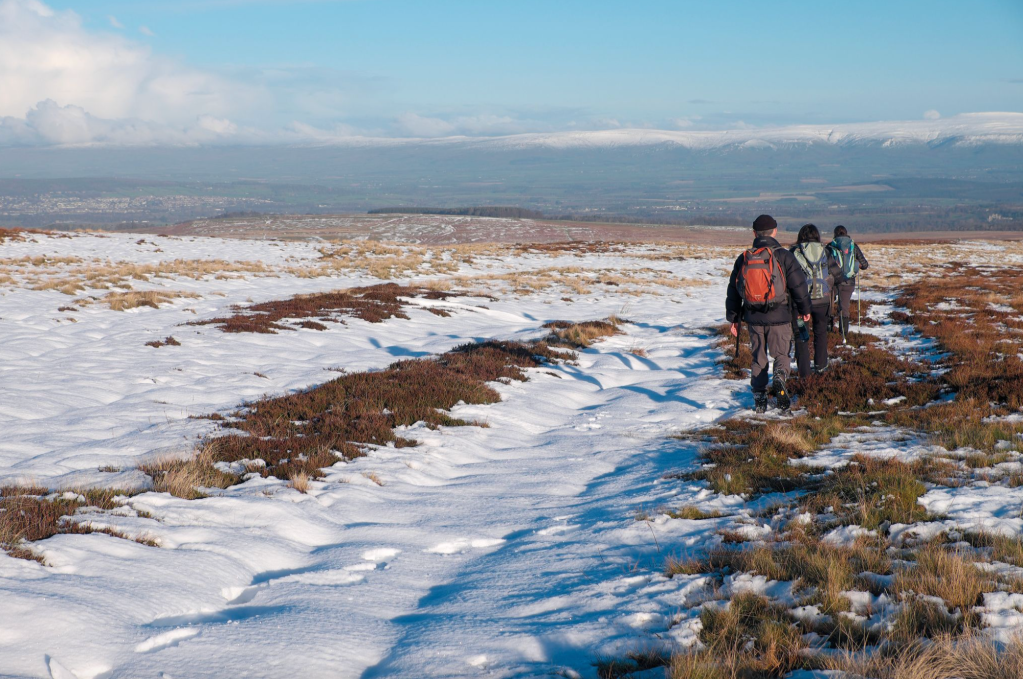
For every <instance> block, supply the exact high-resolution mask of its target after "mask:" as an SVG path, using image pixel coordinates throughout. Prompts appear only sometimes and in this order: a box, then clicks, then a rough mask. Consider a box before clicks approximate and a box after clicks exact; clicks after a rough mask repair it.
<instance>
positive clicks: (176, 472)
mask: <svg viewBox="0 0 1023 679" xmlns="http://www.w3.org/2000/svg"><path fill="white" fill-rule="evenodd" d="M219 452H220V444H219V441H218V440H217V439H215V438H214V439H208V440H207V441H205V442H204V443H203V445H202V447H200V448H199V450H198V451H197V452H196V454H195V455H193V456H192V457H189V458H186V459H181V458H167V459H164V460H157V461H155V462H151V463H148V464H144V465H142V466H141V467H139V469H141V470H142V471H143V472H144V473H145V474H147V475H149V476H150V477H151V478H152V479H153V490H154V491H155V492H157V493H170V494H171V495H173V496H175V497H180V498H183V499H185V500H197V499H199V498H203V497H206V496H207V493H206V490H208V489H212V488H227V487H228V486H231V485H234V484H235V483H238V481H240V480H241V479H240V478H239V477H238V476H236V475H234V474H229V473H227V472H223V471H221V470H220V469H218V468H217V467H216V464H215V463H216V462H217V461H219V457H220V456H219Z"/></svg>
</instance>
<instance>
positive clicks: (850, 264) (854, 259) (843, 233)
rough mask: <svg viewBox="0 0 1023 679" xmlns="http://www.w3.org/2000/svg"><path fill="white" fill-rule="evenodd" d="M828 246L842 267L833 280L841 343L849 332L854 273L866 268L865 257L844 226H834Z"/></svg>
mask: <svg viewBox="0 0 1023 679" xmlns="http://www.w3.org/2000/svg"><path fill="white" fill-rule="evenodd" d="M828 247H829V248H830V249H831V251H832V255H834V257H835V259H836V260H837V261H838V265H839V266H840V267H841V268H842V276H841V278H840V279H838V280H837V281H835V294H836V295H837V297H838V313H839V317H838V327H839V329H840V330H841V331H842V344H845V343H846V341H845V338H846V336H847V335H848V334H849V316H850V312H851V310H852V294H853V290H855V289H856V274H858V273H859V272H860V270H861V269H864V270H865V269H867V268H868V265H867V258H866V257H864V256H863V251H862V250H860V246H859V245H857V244H856V243H854V242H853V239H852V238H850V237H849V230H848V229H846V228H845V227H844V226H842V225H839V226H836V227H835V239H834V240H833V241H831V243H830V245H828Z"/></svg>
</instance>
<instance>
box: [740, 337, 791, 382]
mask: <svg viewBox="0 0 1023 679" xmlns="http://www.w3.org/2000/svg"><path fill="white" fill-rule="evenodd" d="M749 338H750V350H751V351H752V353H753V367H752V370H751V371H750V373H751V377H750V381H749V383H750V386H751V387H753V391H755V392H757V391H767V383H768V379H767V365H768V363H769V362H770V359H771V358H772V357H773V358H774V376H775V378H781V379H783V380H787V379H788V378H789V373H790V372H791V371H792V365H791V363H790V362H789V345H790V344H791V343H792V326H791V325H789V324H788V323H783V324H781V325H751V326H749Z"/></svg>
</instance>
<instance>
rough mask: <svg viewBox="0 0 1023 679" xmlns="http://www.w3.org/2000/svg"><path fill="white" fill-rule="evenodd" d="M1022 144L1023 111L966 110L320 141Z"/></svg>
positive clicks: (499, 145) (570, 145)
mask: <svg viewBox="0 0 1023 679" xmlns="http://www.w3.org/2000/svg"><path fill="white" fill-rule="evenodd" d="M984 144H1003V145H1015V144H1019V145H1023V113H1016V112H1004V113H962V114H959V115H956V116H951V117H948V118H938V119H934V120H931V119H925V120H907V121H885V122H874V123H845V124H838V125H791V126H786V127H772V128H743V129H731V130H655V129H643V128H630V129H614V130H597V131H579V132H539V133H527V134H515V135H507V136H501V137H440V138H381V137H338V138H336V139H331V140H327V141H323V140H321V141H320V142H318V143H317V144H315V145H316V146H410V145H423V146H456V147H466V148H477V149H493V150H527V149H530V148H548V149H601V148H625V147H633V146H656V145H667V146H677V147H683V148H687V149H692V150H710V149H721V148H747V149H772V148H779V147H798V146H813V145H831V146H881V147H890V146H907V145H926V146H946V145H953V146H966V147H969V146H979V145H984Z"/></svg>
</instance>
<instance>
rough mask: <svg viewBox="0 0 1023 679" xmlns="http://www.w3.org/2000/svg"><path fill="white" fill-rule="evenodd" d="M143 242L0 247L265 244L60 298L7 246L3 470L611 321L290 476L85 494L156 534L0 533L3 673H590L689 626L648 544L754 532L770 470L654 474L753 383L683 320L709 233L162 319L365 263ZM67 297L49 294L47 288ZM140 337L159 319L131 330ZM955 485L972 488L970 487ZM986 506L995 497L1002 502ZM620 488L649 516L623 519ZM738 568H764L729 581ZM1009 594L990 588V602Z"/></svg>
mask: <svg viewBox="0 0 1023 679" xmlns="http://www.w3.org/2000/svg"><path fill="white" fill-rule="evenodd" d="M157 244H158V247H157V246H156V245H154V244H153V243H152V242H138V240H137V237H130V236H117V235H107V236H98V235H78V236H75V237H73V238H51V237H46V236H39V235H36V236H30V237H29V239H28V240H27V241H21V242H19V241H13V242H7V243H3V244H0V258H2V259H16V258H22V257H37V256H39V255H42V254H46V255H48V256H49V257H50V258H51V259H52V258H53V257H58V256H76V257H80V258H83V259H85V260H89V261H92V260H94V259H96V258H106V257H109V258H111V259H113V260H116V261H134V262H149V263H159V262H163V263H167V262H172V261H174V260H186V261H194V260H209V259H214V258H216V259H226V260H231V261H236V262H262V263H263V264H264V265H265V268H266V270H265V271H261V272H255V271H253V272H250V273H247V274H244V275H241V274H239V275H233V276H228V277H217V276H214V275H210V276H204V277H194V276H175V275H171V274H168V275H167V276H165V277H160V278H154V279H153V280H151V281H149V282H138V281H135V282H134V283H133V285H134V287H136V288H137V289H160V288H164V289H168V290H177V291H185V292H189V293H193V294H195V295H198V296H197V297H183V298H179V299H177V300H175V301H173V302H171V303H169V304H167V305H164V306H162V307H161V308H159V309H153V308H148V307H143V308H138V309H133V310H129V311H113V310H111V309H109V308H107V306H105V305H103V304H102V303H101V301H100V300H99V299H95V300H93V301H92V302H91V303H89V304H81V303H79V302H76V301H75V300H76V299H77V300H83V299H86V298H89V297H90V296H91V297H95V298H101V297H102V295H104V294H106V291H94V290H87V291H85V292H84V293H81V294H79V295H77V296H76V297H69V296H68V295H64V294H61V293H60V292H57V291H54V290H48V291H40V290H31V289H29V288H28V287H27V286H26V285H25V284H23V279H25V280H27V277H29V276H30V274H29V273H24V274H19V275H17V276H15V277H14V280H13V282H12V283H10V284H8V285H7V286H6V289H5V290H4V291H3V293H2V294H0V428H2V431H3V436H2V437H0V485H3V484H11V483H21V484H28V483H32V484H36V485H45V486H49V487H50V488H53V489H61V488H69V487H74V488H84V487H88V486H90V485H93V484H98V483H105V484H107V485H111V484H112V485H115V486H120V487H128V486H133V485H138V484H145V483H146V482H147V479H146V477H144V476H143V475H142V474H141V473H140V472H138V471H134V468H135V467H136V466H137V465H138V464H139V463H140V462H142V461H145V460H147V459H152V458H154V457H165V456H167V455H169V454H186V453H188V452H189V451H190V450H192V448H193V447H194V445H195V443H196V441H197V440H198V439H199V438H200V437H202V436H203V435H205V434H207V433H209V432H211V431H212V430H213V427H214V425H213V423H211V422H210V421H208V420H204V419H194V418H193V417H191V416H196V415H202V414H209V413H213V412H229V411H233V410H234V409H236V408H237V407H238V406H239V405H240V404H242V403H244V402H245V401H247V400H252V399H255V398H258V397H260V396H262V395H264V394H281V393H286V392H288V391H291V390H295V389H301V388H305V387H309V386H313V385H316V384H319V383H322V382H324V381H326V380H328V379H330V378H331V376H332V375H333V373H331V372H328V370H329V369H332V368H343V369H346V370H348V371H362V370H374V369H380V368H383V367H385V366H387V365H388V364H390V363H391V362H393V361H395V360H398V359H401V358H407V357H418V356H427V355H431V354H437V353H440V352H443V351H446V350H448V349H450V348H452V347H454V346H456V345H458V344H461V343H464V342H467V341H478V340H483V339H489V338H497V339H531V338H536V337H539V336H541V335H543V334H544V333H545V331H543V330H542V328H541V326H542V325H543V323H544V322H546V321H549V320H555V319H566V320H575V321H583V320H592V319H599V318H603V317H607V316H609V315H611V314H616V315H619V316H622V317H625V318H627V319H628V320H629V321H631V323H630V324H628V325H626V326H624V328H625V334H624V335H620V336H616V337H611V338H609V339H606V340H603V341H601V342H598V343H597V344H595V345H594V347H593V348H591V349H587V350H585V351H582V352H580V353H579V356H578V361H577V362H576V363H574V364H573V363H564V364H559V365H555V366H545V367H542V368H538V369H532V370H529V371H528V373H529V380H528V381H527V382H522V383H519V382H513V383H511V384H507V385H505V384H498V385H496V388H497V390H498V391H499V392H500V393H501V396H502V399H503V400H502V401H501V402H500V403H497V404H493V405H481V406H464V405H463V406H458V407H456V409H455V413H454V414H455V415H456V416H457V417H461V418H464V419H466V420H478V421H483V422H486V423H487V424H488V425H489V426H488V427H486V428H481V427H461V428H440V429H438V430H430V429H427V428H425V427H423V426H415V427H412V428H411V429H412V431H411V432H410V433H409V434H407V435H408V437H409V438H415V439H417V440H419V441H420V442H421V445H420V446H418V447H414V448H400V449H395V448H379V449H375V450H373V451H371V453H370V454H369V455H368V456H366V457H363V458H359V459H357V460H355V461H353V462H350V463H339V464H337V465H336V466H335V467H333V468H331V469H329V470H328V472H327V477H326V478H325V479H324V480H322V481H316V482H313V483H312V484H311V488H310V490H309V492H308V493H307V494H302V493H299V492H297V491H296V490H293V489H291V488H289V487H288V485H287V483H286V482H285V481H279V480H276V479H273V478H271V479H261V478H258V477H257V478H253V479H250V480H248V481H246V482H245V483H243V484H241V485H238V486H235V487H232V488H230V489H228V490H226V491H224V492H222V493H219V492H218V493H217V494H215V495H214V496H212V497H208V498H205V499H200V500H191V501H188V500H183V499H179V498H176V497H172V496H170V495H167V494H160V493H154V492H146V493H142V494H139V495H135V496H134V497H132V498H131V499H130V500H128V501H127V502H128V504H129V506H130V507H131V508H133V509H135V510H138V511H141V512H144V514H143V516H151V517H152V518H139V516H136V512H134V511H124V512H121V513H120V514H123V515H118V513H116V512H115V513H114V514H113V515H110V514H103V515H99V516H97V517H95V519H94V520H93V522H94V524H96V525H98V526H103V525H110V526H114V527H116V528H117V529H118V530H120V531H123V532H125V533H127V534H130V535H145V536H147V537H149V538H151V539H152V540H155V541H156V542H157V543H158V544H159V547H150V546H145V545H143V544H139V543H136V542H132V541H129V540H124V539H118V538H114V537H110V536H107V535H103V534H89V535H58V536H55V537H53V538H50V539H48V540H45V541H42V542H39V543H36V544H35V546H34V547H35V549H36V550H37V551H38V552H39V553H40V554H41V555H43V556H44V557H45V559H46V561H47V563H48V565H47V566H43V565H40V564H38V563H36V562H33V561H26V560H20V559H14V558H11V557H9V556H7V555H6V554H3V553H2V552H0V676H13V677H54V678H59V679H64V678H65V677H76V678H78V679H94V678H96V677H111V678H113V677H150V676H152V677H203V676H218V677H219V676H248V677H296V676H300V677H366V678H370V677H442V676H443V677H451V676H474V677H475V676H492V677H534V676H552V675H553V676H569V677H574V676H587V677H592V676H595V670H594V668H593V667H592V662H593V661H594V660H595V659H596V658H597V657H599V656H601V655H613V654H615V653H623V652H625V651H630V650H635V649H636V648H642V647H644V646H648V645H652V644H654V643H656V642H669V643H678V644H683V645H684V644H688V643H691V641H692V640H693V639H694V638H695V634H696V631H697V630H698V624H699V623H698V620H697V618H698V615H699V609H698V607H697V605H698V604H699V603H701V602H703V601H704V600H705V599H706V598H707V597H708V596H709V592H708V586H709V583H708V580H707V579H706V578H704V577H702V576H675V577H674V578H672V579H669V578H666V577H665V576H664V575H662V567H663V563H664V560H665V558H666V557H667V556H668V555H672V554H674V555H679V554H684V553H688V552H691V551H694V550H699V549H702V548H704V547H706V546H707V545H708V544H712V543H713V542H714V541H715V540H716V541H720V536H715V535H713V533H714V531H715V530H716V529H718V528H722V527H724V526H730V528H731V529H732V530H740V531H747V532H748V531H769V527H767V526H760V525H757V524H756V522H754V521H752V520H750V519H749V518H748V517H749V515H750V513H751V512H752V511H755V510H756V509H758V508H759V507H761V506H768V505H770V504H771V501H772V500H771V498H761V499H759V500H758V501H757V502H756V503H745V502H744V500H743V499H742V498H741V497H738V496H727V497H725V496H719V495H716V494H714V493H712V492H711V491H710V490H708V489H706V488H705V487H704V485H703V484H701V483H695V482H687V481H681V480H678V479H677V478H666V474H667V473H669V472H676V471H679V470H685V469H691V468H693V466H694V465H695V463H696V458H695V447H694V445H693V444H692V443H688V442H684V441H680V440H677V439H673V438H671V435H672V434H675V433H678V432H679V431H682V430H688V429H692V428H694V427H697V426H699V425H701V424H706V423H709V422H712V421H714V420H716V419H719V418H721V417H723V416H727V415H730V414H734V413H736V412H737V411H738V410H740V409H742V408H746V407H749V405H750V402H751V399H750V397H749V394H748V391H747V387H746V385H745V384H743V383H741V382H734V381H727V380H724V379H723V378H722V376H721V371H720V369H719V367H718V366H717V365H716V361H717V359H718V358H719V351H718V350H717V349H716V348H715V347H714V346H713V341H712V338H711V335H710V334H709V332H708V330H707V328H708V326H712V325H715V324H718V323H720V322H722V320H723V296H724V284H725V278H724V275H723V270H724V269H725V268H726V267H727V266H728V264H729V262H728V261H727V260H725V259H721V258H714V257H705V258H700V257H687V258H685V259H679V258H675V259H665V260H651V259H649V258H638V257H634V256H633V255H639V254H650V252H651V250H650V246H635V248H634V250H633V251H630V252H624V253H605V254H595V253H584V254H583V255H582V256H581V257H580V256H577V255H576V254H555V255H539V254H537V255H520V256H518V257H515V258H509V259H504V260H502V259H500V258H498V259H494V258H493V257H490V258H488V257H479V258H477V259H476V260H475V261H474V262H472V263H471V264H463V265H461V269H460V270H459V272H458V273H459V274H462V275H470V276H471V275H473V274H480V273H489V274H494V273H502V272H504V273H506V272H514V271H520V270H529V269H537V268H540V267H578V268H581V269H584V270H586V269H600V270H610V269H614V270H620V271H626V272H627V271H629V270H639V269H649V268H651V267H652V268H655V269H657V270H659V271H660V272H662V275H663V276H664V282H669V281H670V280H676V279H691V280H695V281H705V282H707V283H709V284H708V285H700V286H694V287H692V288H683V289H675V288H671V287H669V286H663V287H662V288H661V289H660V294H644V295H633V294H628V293H627V292H625V291H624V289H619V288H618V287H614V286H610V287H601V288H600V289H599V290H595V291H594V292H591V293H588V294H574V293H573V294H571V299H570V300H569V296H568V295H567V294H566V291H565V290H563V289H560V288H558V287H557V286H554V287H550V288H547V289H541V290H538V291H536V292H533V293H531V294H512V293H511V292H510V291H508V290H504V289H498V288H497V287H495V288H494V289H493V290H492V292H494V295H495V297H496V299H493V300H489V299H487V300H484V299H481V298H479V297H459V298H453V299H451V300H448V301H446V302H437V303H435V302H431V304H444V305H447V306H448V307H449V308H450V310H451V311H452V312H453V313H452V315H451V316H449V317H438V316H436V315H433V314H431V313H429V312H427V311H425V310H419V309H412V310H410V311H409V316H410V318H409V319H408V320H405V319H398V318H394V319H390V320H388V321H385V322H384V323H382V324H370V323H367V322H364V321H361V320H356V319H349V320H348V321H347V324H345V325H336V326H332V327H331V328H330V330H328V331H325V332H318V331H315V330H299V331H296V332H281V333H279V334H276V335H250V334H225V333H222V332H221V331H220V330H218V329H217V328H215V327H213V326H188V325H183V324H185V323H187V322H189V321H194V320H202V319H208V318H213V317H216V316H218V315H224V314H225V312H226V311H227V310H228V308H229V307H230V306H231V305H233V304H239V303H246V302H249V301H255V302H259V301H264V300H269V299H280V298H284V297H288V296H290V295H293V294H296V293H302V292H314V291H324V290H334V289H338V288H345V287H352V286H359V285H367V284H373V283H378V282H379V281H378V280H377V279H374V278H370V277H369V276H367V275H366V274H364V273H358V272H353V273H350V274H346V273H343V272H342V273H335V274H333V275H331V276H328V277H318V278H305V277H302V276H300V275H297V274H296V273H295V267H299V268H300V267H301V266H303V265H306V264H307V265H309V266H313V265H314V263H315V260H316V258H317V257H318V256H319V255H318V253H317V251H316V248H315V247H314V246H312V245H309V244H303V243H277V242H268V241H240V242H239V241H225V240H217V239H202V238H192V239H177V238H165V239H158V240H157ZM436 277H437V276H436V275H431V276H427V277H419V278H417V279H416V280H418V281H419V282H423V281H425V280H427V279H428V278H436ZM495 285H496V284H495ZM67 306H75V309H76V310H74V311H59V309H60V308H61V307H67ZM72 321H73V322H72ZM167 336H174V337H175V338H176V339H177V340H178V341H179V342H180V346H164V347H160V348H153V347H150V346H146V342H148V341H151V340H159V339H163V338H164V337H167ZM892 339H893V341H895V340H896V339H897V338H895V337H893V338H892ZM904 341H906V342H910V341H911V340H904ZM639 349H642V350H643V351H642V352H638V351H637V350H639ZM633 352H636V353H633ZM871 447H874V448H876V449H877V450H878V451H879V452H883V454H895V455H900V454H902V453H903V452H906V451H908V453H907V454H911V455H917V454H919V453H920V446H919V445H915V444H914V445H910V446H904V445H902V444H900V443H898V442H896V441H894V440H893V439H892V437H891V436H890V435H889V434H885V433H884V432H873V433H870V432H863V433H857V434H853V435H849V436H847V437H845V438H842V439H841V440H836V442H834V445H833V446H832V447H830V448H829V449H827V450H825V451H822V452H821V453H820V456H821V457H820V459H819V460H818V462H822V463H824V464H834V463H837V462H840V460H841V458H842V457H844V456H846V455H848V454H851V452H850V451H853V450H854V449H855V450H858V452H864V449H869V448H871ZM829 455H830V456H831V457H830V458H829V457H827V456H829ZM111 469H120V470H123V471H120V472H112V471H110V470H111ZM370 477H373V478H375V479H376V480H373V478H370ZM969 492H975V493H976V492H981V491H980V490H978V489H976V488H974V489H972V490H970V491H969ZM925 500H926V501H927V502H933V503H934V504H935V506H938V505H941V503H943V502H945V500H944V499H943V498H941V497H938V496H936V495H935V496H934V497H926V498H925ZM682 505H691V506H695V507H699V508H700V509H703V510H706V511H710V510H719V511H722V512H723V513H725V514H730V513H731V514H736V513H738V514H741V516H740V517H739V518H738V521H741V522H745V523H746V525H745V526H737V525H736V523H735V522H736V520H737V519H736V517H729V516H725V517H723V518H720V519H712V520H705V521H692V520H683V519H670V518H668V517H667V516H666V515H664V514H663V513H660V512H658V511H657V510H658V509H663V508H666V507H669V508H677V507H679V506H682ZM971 507H972V508H973V510H974V511H981V510H982V509H983V508H984V505H983V502H982V499H978V500H977V502H974V503H973V504H972V505H971ZM939 509H941V511H943V512H945V513H946V514H948V515H950V516H954V515H955V511H956V510H955V509H954V508H950V507H946V506H945V505H941V507H939ZM988 509H989V510H990V511H991V512H997V511H1003V510H1004V502H1003V506H1001V507H1000V508H988ZM145 513H148V514H145ZM644 516H651V517H654V518H650V519H646V520H637V517H640V518H642V517H644ZM1017 523H1018V520H1017ZM1014 525H1015V524H1014ZM1017 529H1018V527H1017ZM747 579H749V578H747ZM744 583H745V584H744ZM775 584H778V583H775ZM747 585H749V586H750V587H753V588H754V589H763V587H765V586H767V583H757V582H752V581H751V583H746V581H745V580H742V579H741V578H739V579H736V580H735V581H734V582H731V583H730V584H729V586H730V587H734V588H742V587H745V586H747ZM1010 603H1012V602H994V601H992V602H991V605H992V606H994V607H995V608H993V610H997V611H1002V612H1004V611H1005V610H1008V607H1009V604H1010ZM1003 604H1004V605H1003Z"/></svg>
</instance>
